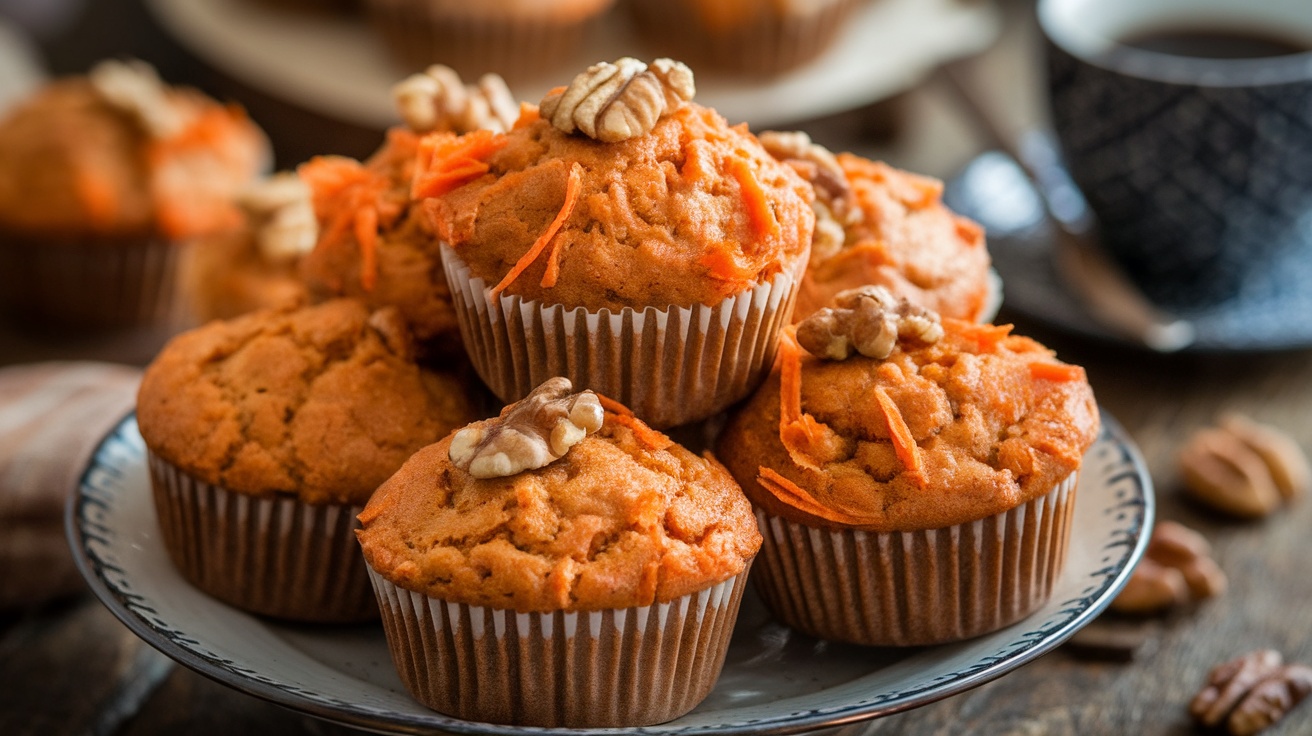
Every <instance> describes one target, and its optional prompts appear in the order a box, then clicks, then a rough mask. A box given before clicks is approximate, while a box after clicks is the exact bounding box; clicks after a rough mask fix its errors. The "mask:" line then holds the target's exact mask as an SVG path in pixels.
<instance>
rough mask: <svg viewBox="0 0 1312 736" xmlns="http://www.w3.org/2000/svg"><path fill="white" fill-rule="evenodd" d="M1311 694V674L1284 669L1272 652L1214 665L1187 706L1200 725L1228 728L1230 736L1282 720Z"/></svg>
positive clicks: (1302, 669)
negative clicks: (1224, 726)
mask: <svg viewBox="0 0 1312 736" xmlns="http://www.w3.org/2000/svg"><path fill="white" fill-rule="evenodd" d="M1309 693H1312V669H1309V668H1307V667H1304V666H1303V665H1285V664H1284V658H1283V657H1281V656H1280V653H1279V652H1277V651H1274V650H1271V649H1264V650H1259V651H1255V652H1249V653H1248V654H1245V655H1243V656H1240V657H1237V658H1235V659H1232V660H1230V661H1228V662H1224V663H1222V664H1219V665H1217V666H1216V667H1213V668H1212V671H1211V672H1210V673H1209V674H1208V676H1207V683H1206V684H1205V685H1204V686H1203V689H1202V690H1200V691H1199V692H1198V694H1197V695H1195V696H1194V699H1193V701H1192V702H1191V703H1190V704H1189V713H1190V714H1191V715H1192V716H1193V717H1194V719H1195V720H1197V721H1198V722H1199V723H1201V724H1202V725H1204V726H1207V727H1215V726H1219V725H1221V723H1222V722H1224V723H1225V725H1226V731H1227V732H1228V733H1231V734H1233V735H1234V736H1248V735H1249V734H1255V733H1257V732H1259V731H1261V730H1263V729H1265V728H1267V727H1268V726H1270V725H1272V724H1274V723H1275V722H1276V721H1279V720H1280V719H1281V718H1283V717H1284V716H1285V715H1286V714H1287V713H1289V711H1290V710H1292V709H1293V708H1294V706H1296V705H1298V704H1299V703H1300V702H1302V701H1303V699H1304V698H1306V697H1307V696H1308V694H1309Z"/></svg>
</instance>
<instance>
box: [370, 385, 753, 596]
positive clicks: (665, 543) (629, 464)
mask: <svg viewBox="0 0 1312 736" xmlns="http://www.w3.org/2000/svg"><path fill="white" fill-rule="evenodd" d="M561 382H563V389H562V386H561ZM544 390H545V391H546V392H547V395H546V396H545V399H544ZM569 390H570V388H569V382H568V381H567V380H566V379H552V380H551V381H548V382H547V383H546V384H543V387H540V388H539V389H538V390H537V391H534V393H533V394H531V395H530V396H529V397H528V398H526V399H525V400H524V401H523V402H520V403H519V404H515V405H512V406H511V407H507V409H506V410H505V411H503V412H502V414H501V417H499V418H497V419H492V420H487V421H483V422H478V423H475V424H473V425H471V426H470V427H468V428H466V429H465V430H462V431H461V432H459V433H456V434H453V435H452V436H449V437H447V438H445V439H443V440H442V441H441V442H439V443H437V444H435V445H432V446H431V447H426V448H424V449H422V450H420V451H419V452H418V453H416V454H415V455H414V457H412V458H410V460H408V461H407V462H406V464H405V465H404V467H402V468H401V470H400V471H398V472H397V473H396V475H394V476H393V477H392V478H391V479H390V480H388V481H387V483H385V484H384V485H383V486H382V487H381V488H379V489H378V492H377V493H376V494H375V495H374V498H373V499H372V500H371V501H370V503H369V505H368V506H367V507H365V510H364V513H362V514H361V515H360V521H361V522H362V523H363V527H364V528H363V529H362V530H361V531H360V532H358V534H359V537H360V542H361V546H362V547H363V549H364V554H365V559H366V560H367V561H368V562H369V565H370V566H371V567H372V568H373V569H374V570H375V571H376V572H378V573H379V574H380V575H382V576H383V577H385V578H387V579H388V580H390V581H391V582H393V583H395V584H396V585H398V586H400V587H402V588H406V589H408V590H413V591H416V592H419V593H423V594H425V595H428V596H431V597H434V598H440V599H443V600H448V601H455V602H458V603H464V604H469V605H478V606H491V607H494V608H503V609H514V610H516V611H520V612H529V611H554V610H569V611H586V610H598V609H605V608H629V607H634V606H646V605H650V604H652V603H653V602H664V601H669V600H672V599H674V598H677V597H679V596H683V595H687V594H689V593H692V592H696V591H699V590H703V589H705V588H708V587H710V586H712V585H715V584H717V583H719V582H722V581H724V580H727V579H729V578H731V577H733V576H734V575H737V574H739V573H741V572H743V570H744V569H745V568H746V566H747V562H748V561H749V560H750V559H751V558H752V557H753V556H754V555H755V554H756V551H757V549H758V548H759V547H760V544H761V537H760V534H759V533H758V532H757V530H756V523H755V520H754V519H753V518H752V514H751V508H750V506H749V504H748V502H747V499H746V498H745V497H744V496H743V494H742V491H741V489H739V488H738V485H737V484H736V483H735V482H734V480H733V478H732V477H730V476H729V473H728V472H727V471H726V470H725V469H724V468H723V467H722V466H721V465H720V464H719V463H718V462H716V461H715V460H714V458H712V457H710V456H707V457H705V458H702V457H698V456H696V455H694V454H692V453H691V452H689V451H687V450H686V449H684V448H683V447H680V446H679V445H676V444H674V442H673V441H671V440H670V439H669V438H668V437H666V436H665V435H663V434H661V433H660V432H657V431H655V430H652V429H651V428H649V427H647V426H646V425H645V424H643V423H642V422H641V420H639V419H637V418H636V417H634V416H633V415H632V414H631V413H629V412H628V411H627V410H626V409H624V408H623V407H621V406H618V405H616V404H613V402H609V401H607V400H605V399H602V400H600V402H598V397H596V396H595V395H593V394H592V393H591V392H582V393H580V394H570V393H569ZM534 402H537V403H536V404H535V403H534ZM599 403H604V404H605V405H606V410H605V412H604V414H603V412H602V411H601V406H599V405H598V404H599ZM526 405H527V406H530V407H533V408H532V409H531V410H530V411H528V412H527V413H526V412H525V410H524V407H525V406H526ZM580 415H582V416H580ZM566 419H568V421H569V422H577V424H570V427H571V428H572V429H571V431H568V432H565V431H561V430H560V429H558V427H559V426H560V424H558V422H561V423H564V422H566ZM494 432H497V433H501V434H496V435H494V434H493V433H494ZM517 432H518V434H517ZM508 435H510V437H509V438H508ZM525 437H528V438H529V439H530V440H535V441H536V442H537V445H536V454H537V456H539V459H538V460H537V462H528V463H524V462H519V460H520V459H522V458H523V457H526V456H533V455H534V452H535V450H534V447H533V446H532V445H531V443H530V446H527V447H526V446H524V445H522V444H517V442H520V441H523V440H524V438H525ZM557 439H562V440H563V441H564V442H565V445H563V446H557V445H556V444H555V441H556V440H557ZM485 440H486V441H487V444H488V446H487V447H483V448H482V449H480V445H481V444H483V443H484V441H485ZM497 443H505V444H504V447H507V448H510V449H509V452H508V456H507V455H502V458H507V460H506V461H505V462H509V463H510V464H509V465H503V466H500V467H498V463H501V462H503V461H501V460H497V459H496V454H497V453H496V447H497V446H498V445H497ZM516 448H518V449H516ZM553 448H554V449H553ZM561 449H563V452H555V451H554V450H561ZM471 457H472V460H471ZM453 458H454V459H453ZM480 458H483V459H480ZM489 458H490V460H491V461H490V462H489V461H488V459H489ZM543 461H545V462H546V464H545V465H539V463H541V462H543ZM476 475H477V476H480V477H475V476H476Z"/></svg>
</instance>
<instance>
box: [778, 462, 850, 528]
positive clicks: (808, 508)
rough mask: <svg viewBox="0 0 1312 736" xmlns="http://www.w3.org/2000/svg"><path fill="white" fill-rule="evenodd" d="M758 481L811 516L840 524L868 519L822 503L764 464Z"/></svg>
mask: <svg viewBox="0 0 1312 736" xmlns="http://www.w3.org/2000/svg"><path fill="white" fill-rule="evenodd" d="M756 482H757V483H759V484H760V485H761V487H762V488H764V489H765V490H766V491H767V492H769V493H770V494H771V495H773V496H774V497H775V498H777V499H779V500H780V501H782V502H783V503H785V504H788V505H789V506H792V507H793V508H795V509H797V510H799V511H802V512H803V513H807V514H810V515H811V516H815V517H818V518H821V519H825V520H827V521H833V522H837V523H839V524H862V523H865V522H866V521H867V519H865V518H863V517H861V516H857V515H855V514H849V513H847V512H845V511H842V510H839V509H834V508H830V507H829V506H826V505H824V504H822V503H820V502H819V501H817V500H816V499H815V497H814V496H812V495H811V494H810V493H807V492H806V491H805V490H803V489H802V487H801V486H799V485H797V484H796V483H794V482H792V481H791V480H789V479H788V478H785V477H784V476H783V475H781V474H780V473H779V472H777V471H776V470H774V469H773V468H767V467H765V466H764V465H761V466H758V468H757V476H756Z"/></svg>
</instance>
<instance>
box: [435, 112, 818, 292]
mask: <svg viewBox="0 0 1312 736" xmlns="http://www.w3.org/2000/svg"><path fill="white" fill-rule="evenodd" d="M475 135H479V134H475ZM435 143H436V145H435V150H434V153H433V155H432V159H433V163H432V164H430V169H432V170H437V169H439V167H441V166H442V165H443V164H444V162H446V161H450V160H452V159H453V158H458V157H472V158H474V159H477V160H480V161H482V162H483V164H484V165H486V167H487V168H486V171H485V172H484V173H479V174H477V175H476V176H474V177H472V178H470V179H469V180H468V181H467V182H464V183H462V184H461V185H460V186H456V187H454V188H452V189H450V190H449V191H447V192H444V193H440V194H439V195H438V196H436V198H434V199H432V200H430V205H429V206H430V211H431V212H432V214H433V217H434V221H435V224H436V227H437V231H438V233H439V234H440V235H441V236H442V238H443V240H445V241H446V242H447V243H449V244H451V245H452V246H453V247H454V249H455V252H456V253H457V254H459V255H460V256H461V258H463V259H464V260H465V261H466V263H467V264H468V266H469V268H470V271H471V272H472V274H473V275H474V276H476V277H478V278H482V279H484V280H485V281H486V282H487V283H488V284H497V283H498V282H501V281H502V280H503V278H505V277H506V275H507V274H508V273H509V272H510V271H511V269H512V268H513V267H514V266H515V265H516V263H517V262H518V261H519V260H520V259H521V258H522V257H523V256H524V255H525V253H526V252H527V251H529V250H530V248H531V246H533V245H534V243H535V241H537V240H538V238H539V237H540V236H541V235H542V234H543V233H544V232H545V231H546V230H547V229H548V226H549V225H551V224H552V221H553V220H554V219H555V218H556V217H557V215H559V214H560V213H561V211H562V208H563V207H570V208H571V209H570V211H569V216H568V217H567V219H565V220H564V222H563V223H562V224H561V225H560V226H559V229H558V230H556V231H555V236H554V238H553V239H552V244H551V250H550V252H549V253H546V254H544V255H543V257H541V258H538V259H536V260H534V261H533V262H532V263H531V264H530V265H528V266H527V268H526V269H525V270H524V271H523V272H522V273H521V274H519V275H518V276H517V277H516V278H515V279H514V280H513V281H512V282H510V283H509V284H508V285H507V286H506V287H505V292H506V293H508V294H515V295H518V296H520V297H522V298H523V299H524V300H525V301H533V300H537V301H540V302H542V303H544V304H561V305H563V306H565V307H566V308H572V307H580V306H581V307H585V308H587V309H588V310H590V311H597V310H601V309H610V310H612V311H619V310H621V309H623V308H625V307H632V308H634V309H638V310H641V309H643V308H644V307H648V306H655V307H657V308H662V309H663V308H665V307H668V306H671V305H678V306H688V305H693V304H706V305H711V304H715V303H717V302H719V301H722V300H723V299H725V298H726V297H728V296H731V295H734V294H737V293H739V292H742V291H743V290H745V289H748V288H751V286H752V285H753V284H756V283H760V282H762V281H765V280H768V279H769V278H771V277H772V276H774V275H775V274H777V273H779V272H780V271H785V270H789V269H791V268H792V267H793V265H794V264H796V263H797V262H798V261H799V260H802V259H805V257H806V253H807V252H808V249H809V244H810V238H811V228H812V226H813V223H814V221H815V217H814V215H813V214H812V212H811V209H810V200H811V197H812V194H811V190H810V188H809V187H808V186H807V185H806V183H805V182H803V181H802V180H801V179H800V178H799V177H798V176H796V175H795V174H794V173H793V172H792V171H791V170H790V169H789V168H787V167H785V166H783V165H780V164H779V163H777V162H776V161H774V160H773V159H772V158H771V157H770V156H769V155H768V154H766V153H765V151H764V150H763V149H762V148H761V146H760V144H759V143H758V142H757V140H756V138H755V137H754V136H752V135H751V133H749V132H748V131H747V129H746V128H745V127H744V126H733V127H731V126H729V124H728V123H727V122H725V120H724V118H722V117H721V116H720V115H719V114H718V113H716V112H715V111H714V110H710V109H707V108H704V107H700V106H697V105H695V104H691V103H690V104H686V105H684V106H682V107H680V108H678V109H677V110H675V111H673V112H672V113H670V114H668V115H666V116H665V117H663V118H661V119H660V121H659V122H657V123H656V125H655V127H654V128H653V129H652V130H651V132H650V133H648V134H646V135H642V136H638V137H634V138H630V139H628V140H624V141H620V142H617V143H603V142H600V141H596V140H592V139H590V138H587V137H584V136H581V135H571V134H567V133H565V132H562V131H561V130H559V129H557V128H556V127H554V126H553V125H552V124H551V123H550V122H549V121H547V120H545V119H541V118H536V119H535V116H533V115H529V116H527V117H526V118H525V119H523V120H522V121H521V123H520V124H519V125H518V126H517V127H516V128H515V129H514V130H512V131H510V132H509V133H507V134H505V135H503V136H480V137H479V138H474V137H471V136H466V137H465V138H463V139H453V140H448V141H437V142H435ZM479 168H481V166H480V167H479ZM571 181H573V182H574V183H573V184H572V185H571ZM567 192H569V193H572V194H573V196H570V197H567ZM571 205H572V207H571ZM553 263H554V264H557V265H558V273H557V275H556V276H555V277H554V279H550V278H547V269H548V267H549V266H550V264H553ZM548 284H551V285H548Z"/></svg>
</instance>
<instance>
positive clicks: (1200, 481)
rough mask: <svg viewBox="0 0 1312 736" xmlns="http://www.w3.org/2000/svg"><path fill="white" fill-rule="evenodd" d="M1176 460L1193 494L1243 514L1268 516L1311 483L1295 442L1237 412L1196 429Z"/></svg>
mask: <svg viewBox="0 0 1312 736" xmlns="http://www.w3.org/2000/svg"><path fill="white" fill-rule="evenodd" d="M1179 462H1180V472H1181V475H1182V476H1183V478H1184V482H1185V487H1186V489H1187V490H1188V491H1189V493H1190V495H1191V496H1193V498H1195V499H1196V500H1198V501H1199V502H1201V503H1203V504H1205V505H1207V506H1210V507H1211V508H1214V509H1216V510H1217V511H1221V512H1223V513H1226V514H1229V515H1231V516H1235V517H1238V518H1243V519H1255V518H1260V517H1263V516H1267V515H1268V514H1270V513H1272V512H1273V511H1275V510H1276V509H1277V508H1279V507H1280V506H1281V505H1283V504H1285V503H1288V502H1290V501H1293V500H1295V499H1297V498H1299V497H1301V496H1302V495H1304V494H1305V493H1307V489H1308V487H1309V485H1312V469H1310V468H1309V465H1308V460H1307V456H1306V455H1305V454H1304V453H1303V450H1302V448H1300V447H1299V446H1298V443H1297V442H1295V441H1294V440H1293V439H1292V438H1291V437H1289V436H1288V435H1286V434H1285V433H1283V432H1281V431H1280V430H1278V429H1276V428H1274V427H1270V426H1267V425H1263V424H1259V423H1257V422H1255V421H1253V420H1252V419H1249V418H1247V417H1244V416H1242V415H1239V414H1227V415H1225V416H1223V417H1222V418H1221V420H1220V421H1219V422H1218V424H1217V426H1215V427H1207V428H1204V429H1201V430H1199V431H1197V432H1195V433H1194V435H1193V436H1192V437H1190V438H1189V440H1188V442H1186V443H1185V446H1184V448H1183V449H1182V450H1181V451H1180V458H1179Z"/></svg>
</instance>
